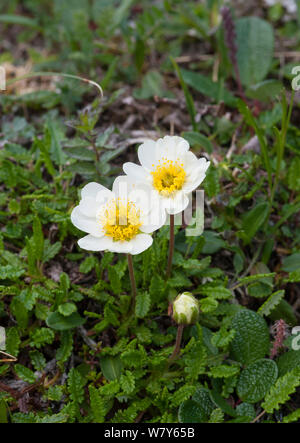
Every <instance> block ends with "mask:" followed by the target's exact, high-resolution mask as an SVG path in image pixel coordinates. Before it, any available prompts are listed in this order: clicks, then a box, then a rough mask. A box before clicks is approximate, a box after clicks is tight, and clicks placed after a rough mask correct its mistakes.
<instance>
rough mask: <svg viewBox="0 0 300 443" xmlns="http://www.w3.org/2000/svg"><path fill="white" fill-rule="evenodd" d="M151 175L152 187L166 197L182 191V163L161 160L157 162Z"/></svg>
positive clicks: (184, 174)
mask: <svg viewBox="0 0 300 443" xmlns="http://www.w3.org/2000/svg"><path fill="white" fill-rule="evenodd" d="M153 166H154V165H153ZM151 174H152V177H153V186H154V187H155V189H156V190H157V191H158V192H160V193H161V194H163V195H165V196H166V197H168V196H170V195H171V194H173V193H174V192H176V191H179V190H180V189H182V186H183V184H184V182H185V176H186V172H185V170H184V168H183V163H180V162H179V160H176V161H173V160H167V159H162V162H160V161H159V164H158V166H157V167H156V169H155V171H152V172H151Z"/></svg>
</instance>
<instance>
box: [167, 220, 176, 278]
mask: <svg viewBox="0 0 300 443" xmlns="http://www.w3.org/2000/svg"><path fill="white" fill-rule="evenodd" d="M173 254H174V215H173V214H170V242H169V257H168V265H167V273H166V278H167V279H168V278H169V277H170V276H171V271H172V262H173Z"/></svg>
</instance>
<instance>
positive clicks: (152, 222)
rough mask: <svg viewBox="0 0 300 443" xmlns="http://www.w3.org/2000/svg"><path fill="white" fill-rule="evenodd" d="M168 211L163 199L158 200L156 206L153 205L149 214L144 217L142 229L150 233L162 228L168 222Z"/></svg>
mask: <svg viewBox="0 0 300 443" xmlns="http://www.w3.org/2000/svg"><path fill="white" fill-rule="evenodd" d="M166 218H167V213H166V209H165V205H164V203H163V202H162V200H161V199H159V200H158V202H157V203H156V205H155V206H153V207H152V209H151V211H150V212H149V214H148V215H147V216H146V217H144V219H143V225H142V226H141V228H140V230H141V231H142V232H144V233H145V234H150V233H151V232H154V231H156V230H157V229H160V228H161V227H162V226H163V225H164V224H165V223H166Z"/></svg>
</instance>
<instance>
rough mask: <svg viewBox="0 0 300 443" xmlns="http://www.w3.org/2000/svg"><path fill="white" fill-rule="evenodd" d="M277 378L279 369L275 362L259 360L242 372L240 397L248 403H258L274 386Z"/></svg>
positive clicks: (238, 389)
mask: <svg viewBox="0 0 300 443" xmlns="http://www.w3.org/2000/svg"><path fill="white" fill-rule="evenodd" d="M277 376H278V369H277V365H276V363H275V362H274V361H273V360H267V359H260V360H257V361H256V362H254V363H252V364H250V365H249V366H248V367H247V368H246V369H244V370H243V371H242V372H241V374H240V376H239V380H238V383H237V393H238V396H239V397H240V399H241V400H243V401H246V402H248V403H257V402H258V401H260V400H262V399H263V398H264V396H265V395H266V394H267V392H268V391H269V389H270V388H271V386H273V384H274V383H275V381H276V379H277Z"/></svg>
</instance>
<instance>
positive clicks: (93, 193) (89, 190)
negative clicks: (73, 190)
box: [81, 182, 110, 199]
mask: <svg viewBox="0 0 300 443" xmlns="http://www.w3.org/2000/svg"><path fill="white" fill-rule="evenodd" d="M101 191H102V192H103V191H105V192H107V191H108V192H110V191H109V190H108V189H107V188H105V186H102V185H100V184H99V183H96V182H91V183H88V184H87V185H85V186H84V187H83V188H82V190H81V198H85V197H92V198H95V199H96V197H97V194H98V193H99V192H101Z"/></svg>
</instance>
